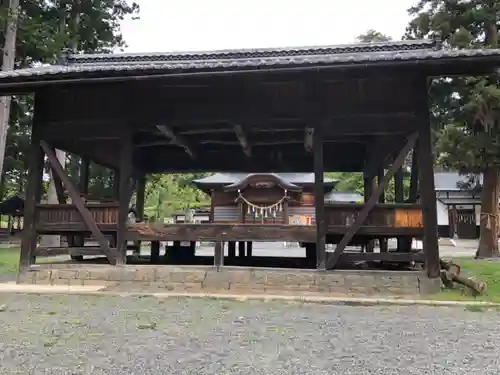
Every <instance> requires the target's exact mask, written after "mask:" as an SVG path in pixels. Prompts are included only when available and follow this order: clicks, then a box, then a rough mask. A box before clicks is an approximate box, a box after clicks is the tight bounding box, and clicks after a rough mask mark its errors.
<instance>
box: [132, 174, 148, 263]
mask: <svg viewBox="0 0 500 375" xmlns="http://www.w3.org/2000/svg"><path fill="white" fill-rule="evenodd" d="M145 195H146V176H144V175H142V176H141V177H139V179H138V180H137V189H136V196H135V210H136V211H137V220H138V221H140V222H143V221H144V198H145ZM134 255H136V256H139V255H141V241H134Z"/></svg>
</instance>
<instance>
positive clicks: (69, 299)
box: [0, 294, 500, 375]
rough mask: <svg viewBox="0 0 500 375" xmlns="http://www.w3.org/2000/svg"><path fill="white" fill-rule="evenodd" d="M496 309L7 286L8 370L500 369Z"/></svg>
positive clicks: (1, 358)
mask: <svg viewBox="0 0 500 375" xmlns="http://www.w3.org/2000/svg"><path fill="white" fill-rule="evenodd" d="M499 315H500V314H499V313H497V312H476V313H473V312H467V311H464V310H463V309H451V308H425V307H415V306H412V307H349V306H340V305H337V306H335V305H333V306H332V305H318V304H300V303H292V302H259V301H246V302H237V301H229V300H215V299H181V298H179V299H163V300H162V299H154V298H149V297H148V298H146V297H144V298H132V297H127V298H123V297H91V296H59V295H52V296H34V295H15V294H3V295H2V294H0V332H1V339H0V374H54V375H56V374H106V375H112V374H120V375H126V374H144V375H147V374H155V375H157V374H196V375H198V374H200V375H201V374H252V375H253V374H265V375H274V374H356V375H360V374H384V375H390V374H407V375H411V374H468V375H473V374H481V375H488V374H498V368H500V357H499V356H498V347H499V346H500V328H499V327H498V325H497V322H498V319H499V317H500V316H499Z"/></svg>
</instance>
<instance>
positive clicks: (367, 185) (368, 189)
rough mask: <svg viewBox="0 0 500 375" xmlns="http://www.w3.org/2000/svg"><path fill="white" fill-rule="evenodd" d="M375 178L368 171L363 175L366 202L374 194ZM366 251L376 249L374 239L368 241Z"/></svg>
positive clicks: (371, 251)
mask: <svg viewBox="0 0 500 375" xmlns="http://www.w3.org/2000/svg"><path fill="white" fill-rule="evenodd" d="M374 180H375V179H374V178H373V176H370V175H367V174H366V173H365V174H364V176H363V195H364V197H363V198H364V199H363V200H364V202H365V204H366V202H368V199H370V196H371V195H372V192H373V190H374V187H376V186H374V185H375V184H374ZM365 246H366V248H365V250H366V252H367V253H373V251H374V249H375V244H374V240H369V241H368V242H367V243H366V245H365Z"/></svg>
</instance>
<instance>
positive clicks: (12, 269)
mask: <svg viewBox="0 0 500 375" xmlns="http://www.w3.org/2000/svg"><path fill="white" fill-rule="evenodd" d="M18 264H19V248H15V247H13V248H0V275H9V274H14V273H16V272H17V265H18Z"/></svg>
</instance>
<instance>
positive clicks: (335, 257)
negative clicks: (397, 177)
mask: <svg viewBox="0 0 500 375" xmlns="http://www.w3.org/2000/svg"><path fill="white" fill-rule="evenodd" d="M417 137H418V134H417V133H413V134H412V135H410V136H409V137H408V141H407V142H406V145H405V146H404V147H403V149H402V150H401V151H400V152H399V155H398V157H397V158H396V160H394V163H393V164H392V166H391V168H389V170H388V171H387V174H386V175H385V176H384V178H383V179H382V181H381V183H380V184H378V185H377V187H376V188H375V190H374V191H373V193H372V195H371V196H370V198H369V199H368V202H367V203H366V204H365V206H364V207H363V209H362V210H361V212H360V213H359V215H358V217H357V218H356V220H355V222H354V224H353V225H352V226H351V227H350V228H349V231H348V232H347V233H346V234H345V236H344V238H343V239H342V241H340V243H339V244H338V245H337V247H336V248H335V251H334V252H333V254H332V255H331V256H330V258H329V259H328V262H327V268H328V269H331V268H333V267H335V265H336V264H337V261H338V259H339V257H340V254H342V253H343V251H344V249H345V247H346V246H347V244H348V243H349V242H350V241H351V239H352V238H353V237H354V235H355V234H356V232H357V231H358V230H359V228H360V227H361V226H362V225H363V223H364V221H365V220H366V218H367V217H368V214H369V213H370V211H371V210H372V209H373V207H375V205H376V203H377V201H378V199H379V196H380V194H381V193H382V191H383V190H384V189H385V188H386V187H387V185H388V184H389V181H390V180H391V179H392V177H393V176H394V174H395V173H396V170H397V169H398V168H400V167H401V166H402V165H403V162H404V159H405V158H406V155H407V154H408V152H409V151H410V150H411V149H412V148H413V145H414V144H415V141H416V140H417Z"/></svg>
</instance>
